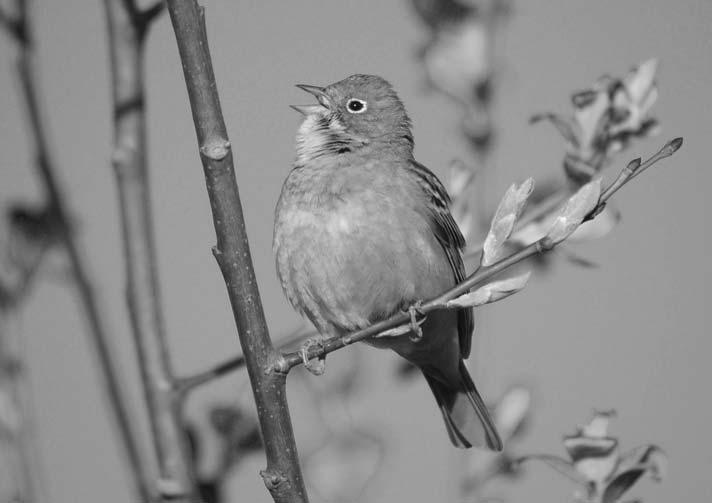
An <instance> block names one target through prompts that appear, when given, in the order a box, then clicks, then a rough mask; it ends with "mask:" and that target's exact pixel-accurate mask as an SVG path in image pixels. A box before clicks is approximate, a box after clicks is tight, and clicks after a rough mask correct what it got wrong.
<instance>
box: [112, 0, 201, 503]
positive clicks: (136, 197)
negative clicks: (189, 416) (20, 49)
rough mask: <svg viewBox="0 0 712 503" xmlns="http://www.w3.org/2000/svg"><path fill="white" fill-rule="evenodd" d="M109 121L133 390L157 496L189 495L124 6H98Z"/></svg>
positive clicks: (137, 44) (136, 52)
mask: <svg viewBox="0 0 712 503" xmlns="http://www.w3.org/2000/svg"><path fill="white" fill-rule="evenodd" d="M104 7H105V11H106V19H107V28H108V35H109V52H110V61H111V83H112V99H113V109H114V114H113V119H114V152H113V155H112V163H113V167H114V172H115V174H116V183H117V187H118V193H119V206H120V214H121V229H122V237H123V243H124V257H125V263H126V301H127V304H128V309H129V315H130V319H131V328H132V333H133V337H134V343H135V346H136V351H137V356H138V363H139V367H140V369H141V384H142V388H143V393H144V398H145V401H146V406H147V408H148V416H149V422H150V425H151V432H152V440H153V448H154V452H155V455H156V459H157V461H158V470H159V476H160V481H161V482H160V484H159V492H160V493H161V494H160V496H161V497H164V498H170V499H171V501H178V500H183V501H192V500H193V499H194V496H195V495H197V487H196V484H195V480H194V474H193V471H194V467H193V466H192V464H191V462H190V458H189V456H188V449H187V444H186V438H185V435H184V431H185V428H184V424H183V419H182V403H181V401H180V400H179V399H177V396H176V395H175V393H174V382H175V377H174V374H173V369H172V365H171V361H170V355H169V350H168V344H167V340H166V333H165V323H164V319H163V313H162V310H161V296H160V287H159V280H158V264H157V257H156V255H157V253H156V245H155V235H154V222H153V215H152V213H151V199H150V186H149V178H148V166H147V146H146V112H145V105H144V96H145V84H144V76H143V54H144V44H143V40H144V37H145V34H146V30H147V28H148V25H147V24H144V20H143V18H142V17H141V13H140V12H138V10H137V8H136V6H135V4H134V3H133V2H132V1H130V0H105V1H104Z"/></svg>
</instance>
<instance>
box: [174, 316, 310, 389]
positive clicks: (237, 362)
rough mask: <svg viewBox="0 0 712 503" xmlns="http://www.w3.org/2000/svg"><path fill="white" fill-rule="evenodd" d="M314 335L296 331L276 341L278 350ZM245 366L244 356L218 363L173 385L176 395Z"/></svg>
mask: <svg viewBox="0 0 712 503" xmlns="http://www.w3.org/2000/svg"><path fill="white" fill-rule="evenodd" d="M311 335H316V332H314V331H304V330H297V331H295V332H293V333H292V334H291V335H289V336H287V337H285V338H284V339H282V340H280V341H277V342H278V346H279V348H280V350H285V349H287V348H289V347H290V346H292V345H294V344H295V343H297V342H301V341H303V340H304V339H305V338H306V337H307V336H311ZM244 366H245V355H238V356H233V357H232V358H230V359H229V360H225V361H224V362H222V363H218V364H217V365H214V366H213V367H211V368H209V369H207V370H203V371H201V372H198V373H196V374H193V375H190V376H186V377H183V378H180V379H178V380H177V382H176V384H175V389H176V391H177V392H178V393H187V392H189V391H192V390H193V389H194V388H197V387H198V386H201V385H203V384H206V383H209V382H210V381H212V380H214V379H217V378H219V377H222V376H224V375H227V374H229V373H231V372H234V371H235V370H238V369H241V368H242V367H244Z"/></svg>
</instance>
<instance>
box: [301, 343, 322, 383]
mask: <svg viewBox="0 0 712 503" xmlns="http://www.w3.org/2000/svg"><path fill="white" fill-rule="evenodd" d="M312 348H319V349H324V339H323V337H309V338H308V339H307V340H306V341H304V344H302V346H301V347H300V348H299V355H300V356H301V357H302V363H304V368H306V369H307V370H308V371H309V372H311V373H312V374H314V375H315V376H320V375H322V374H323V373H324V370H325V369H326V357H325V356H319V357H317V358H312V359H311V360H310V359H309V351H311V350H312Z"/></svg>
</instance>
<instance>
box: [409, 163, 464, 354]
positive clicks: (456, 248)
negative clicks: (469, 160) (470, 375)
mask: <svg viewBox="0 0 712 503" xmlns="http://www.w3.org/2000/svg"><path fill="white" fill-rule="evenodd" d="M409 168H410V170H411V172H412V173H414V174H415V175H416V179H417V180H418V183H419V185H420V187H421V188H422V189H423V192H425V195H426V197H427V198H428V200H429V203H430V204H429V206H428V209H429V215H428V216H429V217H430V220H431V224H432V227H433V232H434V233H435V236H436V237H437V238H438V241H439V242H440V244H441V245H442V247H443V250H444V251H445V254H446V255H447V258H448V261H449V262H450V267H452V272H453V274H454V276H455V281H456V282H458V283H459V282H461V281H462V280H464V279H465V276H466V273H465V264H464V263H463V261H462V253H461V251H462V249H463V248H464V247H465V238H464V237H463V236H462V232H460V228H459V227H458V226H457V223H456V222H455V219H454V218H453V217H452V214H451V213H450V196H449V195H448V193H447V190H445V187H444V186H443V184H442V182H441V181H440V180H439V179H438V177H437V176H435V174H434V173H433V172H432V171H430V170H429V169H428V168H426V167H425V166H423V165H422V164H420V163H419V162H417V161H415V160H412V161H411V162H410V164H409ZM474 328H475V319H474V316H473V312H472V309H461V310H460V311H459V312H458V333H459V339H460V354H461V355H462V357H463V358H467V357H468V356H470V349H471V346H472V332H473V331H474Z"/></svg>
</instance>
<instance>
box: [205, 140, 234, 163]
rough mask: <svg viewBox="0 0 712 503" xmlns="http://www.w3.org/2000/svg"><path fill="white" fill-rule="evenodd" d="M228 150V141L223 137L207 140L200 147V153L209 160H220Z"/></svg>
mask: <svg viewBox="0 0 712 503" xmlns="http://www.w3.org/2000/svg"><path fill="white" fill-rule="evenodd" d="M229 152H230V142H229V141H228V140H226V139H224V138H215V139H211V140H208V141H207V142H205V144H203V146H202V147H200V153H201V154H203V155H204V156H205V157H207V158H208V159H210V160H211V161H215V162H218V161H222V160H223V159H225V157H226V156H227V154H228V153H229Z"/></svg>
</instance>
